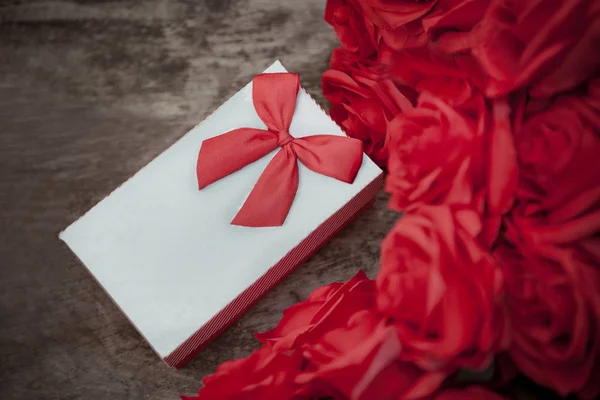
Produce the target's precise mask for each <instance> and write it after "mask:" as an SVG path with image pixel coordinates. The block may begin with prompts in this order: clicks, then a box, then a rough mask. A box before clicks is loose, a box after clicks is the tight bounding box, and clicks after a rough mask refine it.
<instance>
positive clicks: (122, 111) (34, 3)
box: [0, 0, 397, 400]
mask: <svg viewBox="0 0 600 400" xmlns="http://www.w3.org/2000/svg"><path fill="white" fill-rule="evenodd" d="M324 3H325V1H324V0H287V1H274V0H232V1H226V0H212V1H209V0H206V1H202V0H144V1H141V0H130V1H94V0H54V1H50V0H46V1H43V0H30V1H25V0H23V1H7V0H0V235H1V236H0V271H1V276H0V399H7V400H10V399H28V400H32V399H36V400H38V399H61V400H63V399H64V400H67V399H80V398H86V399H94V400H96V399H115V400H116V399H176V398H177V395H178V394H180V393H188V394H190V393H193V392H195V391H196V389H197V388H198V387H199V386H200V381H201V378H202V377H203V376H204V375H206V374H208V373H211V372H213V371H214V370H215V368H216V366H217V365H218V364H219V363H221V362H223V361H226V360H229V359H232V358H236V357H243V356H246V355H248V354H249V353H250V352H251V351H252V350H253V349H254V348H256V347H257V344H258V343H257V342H256V341H255V340H254V338H253V333H254V332H256V331H263V330H267V329H269V328H271V327H273V326H274V325H275V323H276V322H277V321H278V320H279V318H280V317H281V312H282V310H283V309H284V308H286V307H289V306H290V305H292V304H293V303H295V302H297V301H299V300H301V299H303V298H304V297H306V295H307V294H308V293H309V292H310V291H311V290H313V289H314V288H315V287H317V286H319V285H322V284H326V283H329V282H331V281H336V280H345V279H347V278H349V277H350V276H352V275H353V274H354V273H355V272H356V271H357V270H358V269H359V268H363V269H365V270H366V271H367V272H368V274H369V275H370V276H371V277H372V276H374V274H375V272H376V270H377V268H378V261H379V254H378V253H379V244H380V242H381V240H382V238H383V237H384V235H385V233H386V232H387V231H388V230H389V229H390V228H391V226H392V224H393V223H394V221H395V219H396V218H397V215H396V214H395V213H393V212H391V211H387V210H386V196H385V195H384V194H380V195H379V197H378V199H377V202H376V204H375V206H374V208H372V209H370V210H368V211H367V212H365V213H364V214H363V215H362V216H361V217H359V219H358V220H357V221H355V222H354V223H353V224H352V225H351V226H349V227H348V228H346V229H345V230H344V231H343V232H342V233H341V234H339V235H338V236H337V237H336V238H335V239H334V240H332V241H331V242H330V243H329V244H328V245H326V246H325V247H324V248H323V249H322V250H321V251H319V252H318V253H317V254H316V255H315V256H313V257H312V258H311V259H310V261H309V262H307V263H306V264H305V265H303V266H302V267H301V268H300V269H299V270H298V271H297V272H295V273H294V274H292V275H291V276H290V277H288V278H287V279H286V280H285V281H284V282H283V284H281V285H279V286H278V287H277V288H276V289H275V290H274V291H273V292H271V293H270V294H269V295H267V296H266V297H265V298H264V299H263V300H262V301H261V302H260V303H259V304H258V305H257V306H255V307H254V308H253V309H252V310H251V311H250V312H249V313H247V314H246V315H245V316H244V317H243V318H242V319H241V320H240V321H239V322H237V323H236V324H234V325H233V326H232V327H231V328H230V329H229V330H227V331H226V332H225V333H224V334H223V335H222V336H220V337H219V338H218V339H217V340H215V341H214V342H213V343H212V344H210V345H209V346H208V347H207V348H206V349H205V350H204V351H203V352H201V353H200V354H199V355H198V356H197V357H196V358H195V359H194V360H193V361H192V362H190V363H189V364H188V366H186V367H185V368H184V369H182V370H179V371H177V370H174V369H170V368H168V367H167V366H165V365H164V364H163V363H162V362H161V361H160V359H159V358H158V357H157V356H156V355H155V354H154V353H153V351H152V350H151V349H150V347H149V346H148V345H147V344H146V343H145V342H144V341H143V339H142V338H141V337H140V336H139V335H138V334H137V332H136V331H135V329H134V328H133V327H132V326H131V325H130V324H129V323H128V321H127V320H126V319H125V317H124V316H123V315H121V313H120V312H119V311H118V310H117V308H116V307H115V306H114V305H113V304H112V302H111V300H110V299H109V298H108V296H107V295H106V294H104V292H103V291H102V290H101V289H100V287H99V286H98V285H97V284H96V283H95V282H94V281H93V280H92V278H91V277H90V276H89V275H88V273H87V271H86V270H85V268H84V267H83V266H82V265H80V263H79V262H78V261H77V260H76V259H75V257H74V255H73V254H72V253H71V252H70V251H69V250H68V248H67V247H66V245H64V244H63V243H62V242H60V241H59V240H58V238H57V234H58V232H59V231H61V230H62V229H64V228H65V227H66V226H68V225H69V224H70V223H71V222H73V221H74V220H76V219H77V218H78V217H79V216H80V215H82V214H83V213H84V212H85V211H86V210H88V209H89V208H90V207H92V206H93V205H94V204H96V203H97V202H98V201H99V200H101V199H102V198H103V197H104V196H106V195H107V194H108V193H110V192H111V191H112V190H113V189H115V188H116V187H117V186H118V185H119V184H121V183H122V182H123V181H125V180H126V179H127V178H128V177H129V176H131V175H132V174H133V173H135V172H136V171H137V170H139V169H140V168H141V167H142V166H144V165H145V164H147V163H148V162H149V161H150V160H152V159H153V158H154V157H156V156H157V155H158V154H159V153H160V152H162V151H163V150H164V149H165V148H167V147H168V146H169V145H170V144H172V143H173V142H175V141H176V140H177V139H179V138H180V137H181V136H182V135H183V134H184V133H185V132H186V131H188V130H189V129H190V128H191V127H193V126H194V125H195V124H196V123H198V122H199V121H201V120H202V119H203V118H204V117H205V116H207V115H208V114H209V113H210V112H211V111H213V110H214V109H215V108H216V107H217V106H218V105H219V104H221V103H222V102H223V101H224V100H226V99H227V98H228V97H229V96H231V95H232V94H234V93H235V92H236V91H237V90H238V89H240V88H241V87H242V86H243V85H244V84H246V83H247V82H248V81H249V80H250V79H251V78H252V76H253V75H254V74H256V73H259V72H261V71H262V70H263V69H265V68H266V67H267V66H269V65H270V64H271V63H272V62H273V61H274V60H275V59H280V60H281V61H282V63H283V64H284V65H285V66H286V67H287V68H288V69H289V70H291V71H294V72H298V73H300V74H301V81H302V84H303V86H304V87H305V88H306V89H307V90H308V92H309V93H311V94H312V95H313V96H314V97H315V98H316V99H317V101H319V102H320V103H321V104H324V99H323V96H322V95H321V92H320V76H321V74H322V73H323V71H324V70H325V69H326V68H327V65H328V59H329V54H330V52H331V50H332V49H333V47H334V46H336V44H337V40H336V38H335V36H334V34H333V30H332V29H331V28H330V27H329V26H328V25H326V24H325V22H324V21H323V19H322V16H323V9H324Z"/></svg>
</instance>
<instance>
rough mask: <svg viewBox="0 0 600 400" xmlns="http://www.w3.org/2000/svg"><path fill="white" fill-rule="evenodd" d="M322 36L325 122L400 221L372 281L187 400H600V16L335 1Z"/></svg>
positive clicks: (315, 296) (552, 8)
mask: <svg viewBox="0 0 600 400" xmlns="http://www.w3.org/2000/svg"><path fill="white" fill-rule="evenodd" d="M325 20H326V21H327V22H328V23H329V24H331V25H332V26H333V28H334V30H335V33H336V34H337V36H338V38H339V40H340V42H341V47H340V48H337V49H335V50H334V51H333V54H332V57H331V69H329V70H328V71H326V72H325V73H324V74H323V92H324V94H325V96H326V97H327V99H328V100H329V101H330V102H331V116H332V117H333V118H334V119H335V120H336V121H337V122H338V123H339V124H340V126H342V127H343V128H344V129H345V130H346V132H347V133H348V135H350V136H352V137H356V138H359V139H361V140H362V141H363V142H364V148H365V150H366V151H367V153H368V154H369V155H370V156H371V158H372V159H373V160H374V161H375V162H376V163H378V164H379V165H381V166H382V167H386V168H387V171H388V176H387V181H386V190H387V191H388V192H389V193H390V195H391V197H390V207H391V208H392V209H394V210H397V211H400V212H403V213H404V214H403V215H402V217H401V218H400V219H399V220H398V222H397V223H396V225H395V226H394V227H393V229H392V230H391V232H390V233H389V234H388V235H387V237H386V238H385V240H384V241H383V244H382V248H381V269H380V271H379V273H378V275H377V277H376V279H375V280H370V279H368V278H367V277H366V276H365V275H364V273H362V272H359V273H358V274H357V275H356V276H355V277H354V278H352V279H350V280H349V281H348V282H346V283H343V284H341V283H334V284H331V285H329V286H325V287H322V288H319V289H317V290H316V291H315V292H313V293H312V294H311V295H310V296H309V297H308V299H307V300H306V301H304V302H301V303H298V304H296V305H294V306H293V307H291V308H289V309H287V310H286V311H285V312H284V316H283V318H282V319H281V321H280V323H279V324H278V325H277V327H275V328H274V329H273V330H271V331H268V332H265V333H262V334H258V335H257V338H258V340H259V341H260V342H261V343H262V347H261V348H260V349H259V350H257V351H255V352H254V353H253V354H252V355H251V356H250V357H248V358H245V359H241V360H236V361H231V362H228V363H225V364H223V365H221V366H220V367H219V369H218V370H217V371H216V373H215V374H213V375H211V376H209V377H206V378H205V380H204V384H205V387H204V388H202V389H201V390H200V391H199V394H198V397H194V399H263V398H264V399H428V400H429V399H433V400H458V399H482V400H483V399H492V400H497V399H502V398H505V397H504V396H507V395H508V394H509V392H508V391H507V390H508V389H506V387H505V386H502V385H500V383H499V382H502V383H506V381H507V380H509V379H510V378H512V377H514V375H515V374H516V371H518V372H520V373H521V374H523V375H525V376H526V377H528V378H529V379H530V380H533V381H534V382H536V383H537V384H538V385H540V386H545V387H547V388H549V389H551V390H553V391H555V392H556V393H558V394H559V395H561V396H568V395H573V396H575V397H577V398H580V399H594V398H598V396H600V2H598V1H595V0H569V1H554V0H528V1H516V0H421V1H418V0H328V1H327V6H326V11H325ZM507 365H509V366H510V367H506V366H507ZM505 370H511V371H515V372H514V373H511V374H510V376H501V377H498V376H497V375H498V374H499V372H502V371H505ZM489 371H492V372H489ZM494 371H495V372H496V373H495V374H494ZM465 374H466V375H469V374H470V376H478V377H479V379H472V380H468V379H467V380H465V379H464V376H465ZM489 375H495V376H494V377H493V378H494V379H492V381H494V382H493V383H494V385H491V384H490V382H489V380H490V379H487V380H486V379H483V380H482V379H481V376H488V378H489ZM496 378H499V379H496ZM490 387H494V389H495V390H496V391H497V392H498V393H494V391H492V390H490ZM188 399H191V398H188Z"/></svg>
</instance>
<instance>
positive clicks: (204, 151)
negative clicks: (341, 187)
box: [196, 73, 363, 227]
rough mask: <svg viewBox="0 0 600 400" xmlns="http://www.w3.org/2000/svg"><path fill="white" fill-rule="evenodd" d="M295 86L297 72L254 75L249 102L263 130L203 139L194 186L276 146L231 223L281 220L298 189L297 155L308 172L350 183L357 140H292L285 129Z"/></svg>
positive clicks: (358, 154)
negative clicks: (264, 126)
mask: <svg viewBox="0 0 600 400" xmlns="http://www.w3.org/2000/svg"><path fill="white" fill-rule="evenodd" d="M299 87H300V80H299V77H298V75H296V74H290V73H275V74H261V75H257V76H255V77H254V79H253V80H252V101H253V104H254V108H255V109H256V112H257V114H258V116H259V117H260V119H261V120H262V121H263V122H264V123H265V125H266V126H267V128H268V130H262V129H255V128H238V129H234V130H232V131H229V132H226V133H224V134H222V135H219V136H216V137H213V138H210V139H207V140H205V141H204V142H203V143H202V146H201V148H200V152H199V153H198V162H197V164H196V174H197V178H198V188H199V189H203V188H204V187H206V186H208V185H210V184H211V183H213V182H215V181H217V180H219V179H221V178H223V177H225V176H227V175H229V174H231V173H233V172H235V171H237V170H239V169H241V168H243V167H245V166H246V165H248V164H250V163H253V162H254V161H256V160H258V159H260V158H262V157H264V156H265V155H267V154H268V153H270V152H271V151H273V150H274V149H276V148H277V147H281V150H280V151H279V152H278V153H277V154H276V155H275V157H273V159H272V160H271V162H269V164H268V165H267V167H266V168H265V170H264V171H263V173H262V174H261V176H260V177H259V179H258V181H257V182H256V184H255V185H254V187H253V188H252V191H251V192H250V194H249V195H248V198H247V199H246V201H245V202H244V204H243V205H242V208H241V209H240V211H239V212H238V213H237V215H236V216H235V218H234V219H233V221H231V223H232V224H234V225H241V226H249V227H266V226H281V225H282V224H283V223H284V222H285V219H286V217H287V215H288V213H289V210H290V207H291V206H292V203H293V201H294V198H295V197H296V191H297V189H298V159H299V160H300V161H301V162H302V163H303V164H304V165H305V166H306V167H307V168H309V169H310V170H311V171H314V172H316V173H319V174H322V175H326V176H329V177H332V178H335V179H338V180H340V181H342V182H346V183H352V182H354V178H355V177H356V175H357V173H358V170H359V169H360V166H361V164H362V157H363V151H362V142H360V141H359V140H357V139H352V138H348V137H343V136H334V135H315V136H308V137H303V138H299V139H296V138H294V137H293V136H292V135H291V134H290V133H289V127H290V124H291V122H292V118H293V116H294V109H295V107H296V97H297V96H298V90H299Z"/></svg>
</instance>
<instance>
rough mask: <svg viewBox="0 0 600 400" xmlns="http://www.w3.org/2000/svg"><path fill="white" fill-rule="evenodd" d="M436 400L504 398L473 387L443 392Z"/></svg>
mask: <svg viewBox="0 0 600 400" xmlns="http://www.w3.org/2000/svg"><path fill="white" fill-rule="evenodd" d="M434 400H502V396H500V395H498V394H496V393H494V392H490V391H489V390H487V389H485V388H483V387H480V386H471V387H468V388H466V389H446V390H443V391H442V392H441V393H440V394H438V395H437V396H435V399H434Z"/></svg>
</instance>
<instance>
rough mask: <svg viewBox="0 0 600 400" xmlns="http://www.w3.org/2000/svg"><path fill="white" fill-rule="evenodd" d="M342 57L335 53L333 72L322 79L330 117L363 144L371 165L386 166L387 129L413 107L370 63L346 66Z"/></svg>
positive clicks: (372, 63)
mask: <svg viewBox="0 0 600 400" xmlns="http://www.w3.org/2000/svg"><path fill="white" fill-rule="evenodd" d="M345 54H347V53H346V52H344V51H339V50H338V51H335V52H334V54H333V55H332V63H331V64H332V69H330V70H327V71H325V73H324V74H323V78H322V85H323V94H324V95H325V97H326V98H327V99H328V100H329V101H330V102H331V103H332V105H331V109H330V114H331V117H332V118H333V119H334V120H335V121H336V122H337V123H338V124H339V125H340V126H341V127H342V128H343V129H344V130H345V131H346V133H347V134H348V135H349V136H351V137H354V138H357V139H360V140H362V141H363V144H364V149H365V152H366V153H367V154H368V155H369V156H370V157H371V158H372V159H373V161H375V162H376V163H377V164H378V165H380V166H385V164H386V161H387V157H388V150H387V146H386V130H387V125H388V123H389V122H390V121H391V120H392V119H393V118H394V117H395V116H396V115H398V114H399V113H400V111H401V110H402V109H406V108H409V107H412V104H411V102H410V101H409V99H407V98H406V97H405V95H404V94H403V93H402V92H401V91H400V90H399V89H398V87H396V85H395V84H394V83H393V82H392V81H391V80H389V79H387V78H386V77H385V76H384V75H383V73H382V71H381V70H380V68H379V67H377V66H376V64H375V63H374V62H373V61H369V60H365V61H363V62H359V63H349V62H348V61H347V57H345Z"/></svg>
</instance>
